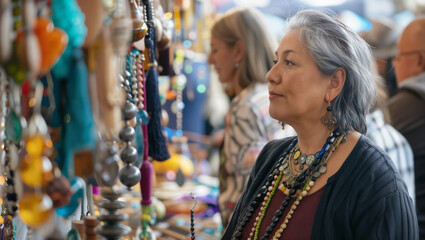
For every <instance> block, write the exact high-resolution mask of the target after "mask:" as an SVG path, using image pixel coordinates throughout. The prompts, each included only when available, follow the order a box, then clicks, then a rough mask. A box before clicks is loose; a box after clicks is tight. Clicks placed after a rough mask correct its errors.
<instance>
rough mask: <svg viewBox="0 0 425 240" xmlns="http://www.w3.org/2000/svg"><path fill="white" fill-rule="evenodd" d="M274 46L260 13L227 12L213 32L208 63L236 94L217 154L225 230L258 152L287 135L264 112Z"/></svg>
mask: <svg viewBox="0 0 425 240" xmlns="http://www.w3.org/2000/svg"><path fill="white" fill-rule="evenodd" d="M276 46H277V42H276V41H275V39H274V38H273V36H271V35H270V34H268V33H267V31H266V27H265V25H264V23H263V20H262V16H261V13H259V12H258V11H257V10H255V9H251V8H243V9H233V10H230V11H228V12H226V13H225V14H224V15H223V16H222V17H221V18H219V19H218V20H217V21H216V22H215V23H214V25H213V27H212V30H211V52H210V54H209V57H208V63H209V64H211V65H213V66H214V68H215V70H216V72H217V74H218V78H219V80H220V82H221V83H225V84H228V85H229V87H230V88H231V89H232V90H233V91H234V92H235V97H234V98H233V100H232V101H231V103H230V107H229V112H228V114H227V115H226V128H225V133H224V142H223V146H222V151H221V154H220V169H219V179H220V196H219V207H220V213H221V216H222V223H223V227H224V228H226V227H227V224H228V221H229V219H230V217H231V215H232V213H233V209H234V207H235V205H236V203H237V201H238V199H239V197H240V195H241V193H242V191H243V190H244V188H245V185H246V183H247V181H248V178H249V175H250V173H251V170H252V167H253V165H254V163H255V160H256V158H257V156H258V154H259V152H260V150H261V149H262V147H263V146H264V145H265V144H266V143H267V142H268V141H270V140H272V139H274V138H277V137H278V136H279V135H280V136H284V135H285V133H283V134H282V130H281V127H280V126H279V125H278V124H276V121H275V120H273V119H272V118H271V117H270V115H269V113H268V107H269V99H268V90H267V82H266V79H265V76H266V73H267V71H268V70H269V69H270V68H271V67H272V66H273V56H274V49H275V47H276ZM285 131H286V135H287V136H288V135H290V134H291V132H290V130H289V127H288V130H285Z"/></svg>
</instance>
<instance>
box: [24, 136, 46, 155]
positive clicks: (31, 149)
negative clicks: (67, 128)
mask: <svg viewBox="0 0 425 240" xmlns="http://www.w3.org/2000/svg"><path fill="white" fill-rule="evenodd" d="M25 149H26V150H27V153H28V154H29V155H32V156H41V154H43V149H44V138H43V137H42V136H40V135H36V136H33V137H29V138H28V139H27V141H26V144H25Z"/></svg>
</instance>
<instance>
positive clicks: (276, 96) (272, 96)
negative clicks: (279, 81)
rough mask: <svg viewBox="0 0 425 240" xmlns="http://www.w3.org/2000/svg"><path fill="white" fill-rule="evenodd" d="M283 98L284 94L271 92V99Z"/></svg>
mask: <svg viewBox="0 0 425 240" xmlns="http://www.w3.org/2000/svg"><path fill="white" fill-rule="evenodd" d="M282 96H283V95H282V94H279V93H276V92H273V91H270V92H269V99H274V98H278V97H282Z"/></svg>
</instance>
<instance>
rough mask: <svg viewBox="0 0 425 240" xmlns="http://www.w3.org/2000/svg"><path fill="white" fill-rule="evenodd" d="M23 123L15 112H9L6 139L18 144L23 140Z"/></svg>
mask: <svg viewBox="0 0 425 240" xmlns="http://www.w3.org/2000/svg"><path fill="white" fill-rule="evenodd" d="M22 130H23V127H22V123H21V119H20V118H19V116H18V115H17V114H16V113H15V112H14V111H12V112H9V114H8V115H7V117H6V123H5V134H6V139H7V140H9V141H12V142H13V143H15V144H18V143H19V142H20V141H21V138H22Z"/></svg>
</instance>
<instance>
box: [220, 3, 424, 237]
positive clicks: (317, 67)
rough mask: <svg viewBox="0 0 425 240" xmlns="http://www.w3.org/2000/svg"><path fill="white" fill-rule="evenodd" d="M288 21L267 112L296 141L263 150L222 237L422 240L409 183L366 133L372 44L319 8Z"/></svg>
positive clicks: (371, 93) (270, 80)
mask: <svg viewBox="0 0 425 240" xmlns="http://www.w3.org/2000/svg"><path fill="white" fill-rule="evenodd" d="M288 25H289V30H290V31H289V32H288V33H287V34H286V35H285V37H284V38H283V39H282V41H281V43H280V45H279V47H278V49H277V51H276V59H275V60H276V64H275V65H274V67H273V68H272V69H271V70H270V71H269V72H268V74H267V80H268V86H269V94H270V96H269V99H270V107H269V112H270V115H271V116H272V117H273V118H275V119H277V120H279V121H281V122H285V123H288V124H290V125H291V126H292V127H293V128H294V129H295V130H296V132H297V134H298V137H297V138H289V139H282V140H275V141H272V142H270V143H268V144H267V145H266V146H265V147H264V148H263V150H262V152H261V153H260V155H259V156H258V159H257V161H256V164H255V166H254V169H253V171H252V173H251V177H250V179H249V182H248V185H247V188H246V189H245V191H244V193H243V195H242V197H241V198H240V200H239V202H238V204H237V206H236V209H235V211H234V214H233V217H232V219H231V221H230V224H229V227H228V228H227V230H226V231H225V233H224V236H223V239H327V240H330V239H418V226H417V219H416V215H415V210H414V207H413V203H412V200H411V198H410V197H409V194H408V192H407V189H406V185H405V184H404V183H403V182H402V180H401V179H400V176H399V174H398V172H397V171H396V170H395V169H394V166H393V163H392V162H391V160H390V159H389V157H388V155H387V154H385V153H384V152H383V151H382V150H381V149H380V148H378V147H376V145H375V144H374V143H372V142H371V141H370V140H368V139H367V138H366V137H364V136H363V135H362V134H364V133H365V132H366V124H365V114H366V113H367V112H368V111H369V109H370V107H371V106H372V104H373V103H374V99H375V84H374V80H373V73H372V72H371V67H370V66H371V64H372V57H371V54H370V49H369V47H368V45H367V44H366V43H365V42H364V41H363V40H362V39H361V38H360V37H359V36H358V35H357V34H355V33H354V32H353V31H352V30H350V29H349V28H348V27H346V26H345V25H344V24H343V23H341V22H339V21H338V20H336V19H334V18H332V17H329V16H328V15H326V14H323V13H320V12H318V11H312V10H309V11H302V12H299V13H297V14H296V15H295V16H294V17H293V18H292V19H291V20H290V21H289V23H288Z"/></svg>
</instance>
